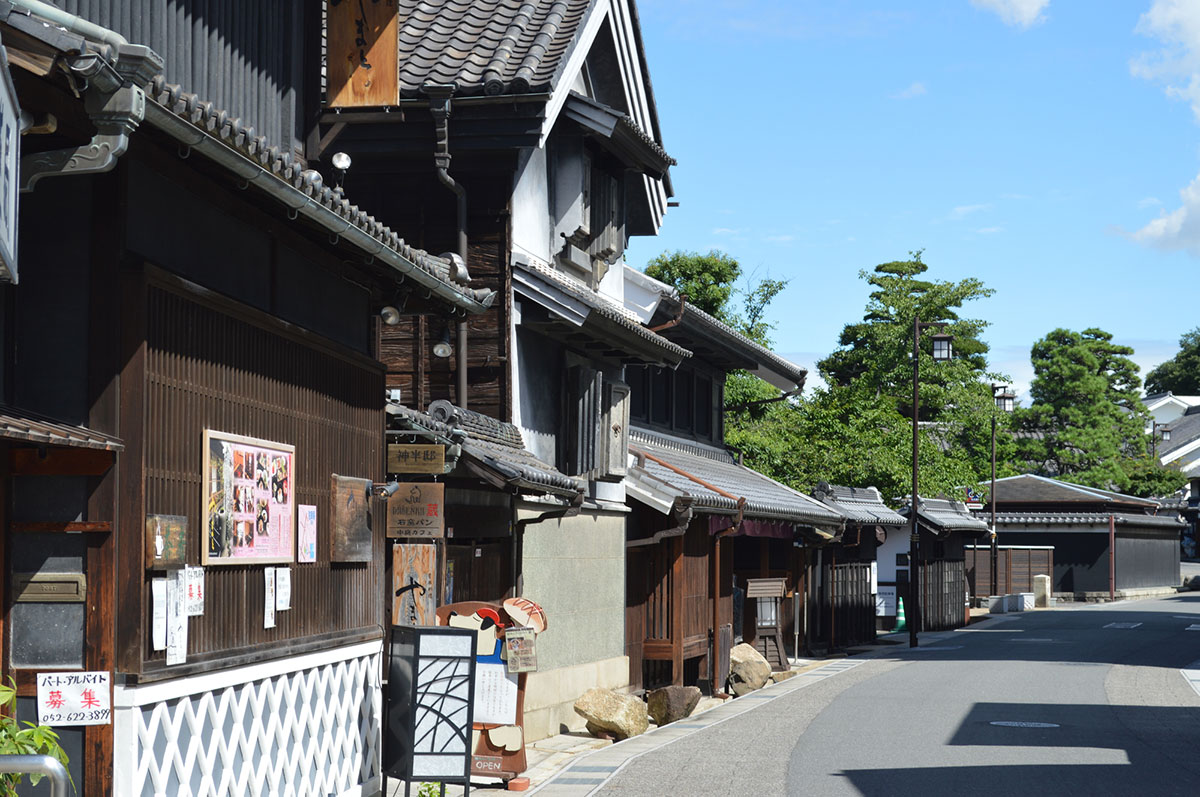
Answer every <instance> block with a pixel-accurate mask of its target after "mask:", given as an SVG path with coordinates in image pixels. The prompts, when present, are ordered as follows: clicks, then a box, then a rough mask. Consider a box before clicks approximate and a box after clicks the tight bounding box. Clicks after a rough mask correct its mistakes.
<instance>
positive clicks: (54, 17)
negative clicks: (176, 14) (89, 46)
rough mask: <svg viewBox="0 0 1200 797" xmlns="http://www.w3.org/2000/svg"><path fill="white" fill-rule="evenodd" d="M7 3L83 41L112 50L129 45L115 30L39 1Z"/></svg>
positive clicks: (17, 0)
mask: <svg viewBox="0 0 1200 797" xmlns="http://www.w3.org/2000/svg"><path fill="white" fill-rule="evenodd" d="M9 2H10V3H12V4H13V6H14V7H16V8H20V9H23V10H25V11H28V12H29V13H31V14H36V15H38V16H39V17H41V18H42V19H44V20H47V21H49V22H53V23H54V24H55V25H61V26H62V27H64V28H66V29H67V30H69V31H71V32H72V33H76V34H78V35H80V36H82V37H83V38H85V39H91V40H92V41H98V42H103V43H104V44H107V45H109V46H111V47H113V48H117V47H121V46H122V45H125V44H129V40H128V39H126V38H125V37H124V36H122V35H121V34H119V33H117V32H116V31H115V30H109V29H108V28H104V27H101V26H99V25H97V24H95V23H93V22H88V21H87V20H86V19H84V18H83V17H80V16H76V15H75V14H68V13H67V12H66V11H63V10H62V9H61V8H57V7H56V6H52V5H50V4H49V3H43V2H41V0H9Z"/></svg>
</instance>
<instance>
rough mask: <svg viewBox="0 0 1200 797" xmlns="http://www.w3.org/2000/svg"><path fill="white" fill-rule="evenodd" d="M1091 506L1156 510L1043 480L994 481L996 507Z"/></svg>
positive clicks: (1144, 501) (1148, 502)
mask: <svg viewBox="0 0 1200 797" xmlns="http://www.w3.org/2000/svg"><path fill="white" fill-rule="evenodd" d="M1030 503H1041V504H1064V503H1066V504H1071V503H1074V504H1095V503H1102V504H1106V505H1109V504H1111V505H1122V506H1127V507H1137V508H1145V509H1150V510H1153V509H1156V508H1157V507H1158V502H1157V501H1154V500H1153V499H1150V498H1138V497H1136V496H1132V495H1125V494H1123V493H1117V492H1113V491H1111V490H1101V489H1100V488H1098V487H1084V486H1083V485H1080V484H1071V483H1070V482H1065V481H1060V480H1058V479H1051V478H1048V477H1046V476H1036V475H1034V474H1031V473H1030V474H1024V475H1021V476H1008V477H1005V478H1003V479H997V480H996V504H997V506H999V505H1001V504H1030Z"/></svg>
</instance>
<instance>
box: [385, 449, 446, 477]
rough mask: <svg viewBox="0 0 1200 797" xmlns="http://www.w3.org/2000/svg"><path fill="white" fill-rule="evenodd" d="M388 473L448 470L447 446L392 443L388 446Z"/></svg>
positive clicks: (439, 472)
mask: <svg viewBox="0 0 1200 797" xmlns="http://www.w3.org/2000/svg"><path fill="white" fill-rule="evenodd" d="M387 454H388V461H387V469H388V473H432V474H441V473H444V472H445V471H446V447H445V446H425V445H412V444H408V443H391V444H389V445H388V447H387Z"/></svg>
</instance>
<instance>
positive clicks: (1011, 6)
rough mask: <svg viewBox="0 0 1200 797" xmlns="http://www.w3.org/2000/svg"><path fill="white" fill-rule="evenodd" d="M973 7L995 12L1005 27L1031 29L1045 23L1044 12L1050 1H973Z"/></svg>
mask: <svg viewBox="0 0 1200 797" xmlns="http://www.w3.org/2000/svg"><path fill="white" fill-rule="evenodd" d="M971 5H973V6H975V7H976V8H982V9H983V10H985V11H993V12H995V14H996V16H998V17H1000V19H1001V20H1003V21H1004V24H1005V25H1012V26H1013V27H1017V28H1030V27H1033V26H1034V25H1036V24H1038V23H1039V22H1044V21H1045V19H1046V17H1045V16H1044V15H1043V14H1042V12H1043V11H1045V10H1046V6H1048V5H1050V0H971Z"/></svg>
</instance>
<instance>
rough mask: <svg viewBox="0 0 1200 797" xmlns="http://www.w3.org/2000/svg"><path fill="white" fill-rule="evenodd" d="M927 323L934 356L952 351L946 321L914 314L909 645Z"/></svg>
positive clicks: (916, 609) (917, 610) (914, 617)
mask: <svg viewBox="0 0 1200 797" xmlns="http://www.w3.org/2000/svg"><path fill="white" fill-rule="evenodd" d="M929 327H937V328H938V330H939V331H938V332H935V333H934V334H932V335H930V336H929V337H930V338H931V339H932V340H933V359H934V360H937V361H939V362H943V361H945V360H949V359H950V358H951V357H952V356H953V355H954V345H953V343H952V341H953V340H954V336H953V335H947V334H946V333H944V332H942V331H941V330H943V329H945V327H946V322H945V321H930V322H927V323H925V322H922V321H921V318H920V316H914V317H913V353H912V359H913V396H912V432H913V436H912V498H911V504H910V506H909V510H908V520H909V536H908V602H909V603H910V604H911V608H910V609H909V611H908V612H907V614H908V615H909V616H908V618H907V622H908V645H909V647H913V648H915V647H917V629H918V628H919V627H920V625H921V599H920V575H919V569H920V565H919V563H918V561H917V553H918V549H919V547H920V539H921V538H920V537H919V536H918V534H919V533H918V530H917V507H918V506H919V504H920V498H918V495H919V493H918V492H917V481H918V471H919V468H920V462H919V460H918V450H919V445H918V443H919V439H920V438H919V434H918V410H919V399H918V392H919V385H920V382H921V330H922V329H928V328H929Z"/></svg>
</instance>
